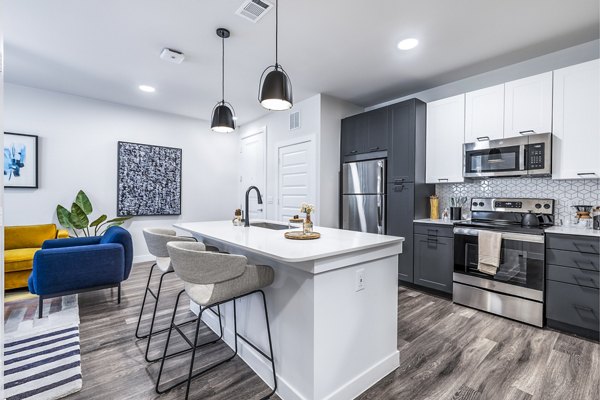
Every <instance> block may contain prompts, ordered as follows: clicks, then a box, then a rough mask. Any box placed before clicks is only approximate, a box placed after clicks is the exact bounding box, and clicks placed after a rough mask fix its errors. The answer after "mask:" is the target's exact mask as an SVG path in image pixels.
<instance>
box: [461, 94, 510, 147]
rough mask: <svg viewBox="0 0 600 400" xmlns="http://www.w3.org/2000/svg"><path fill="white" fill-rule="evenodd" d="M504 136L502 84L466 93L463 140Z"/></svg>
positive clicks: (491, 138) (490, 138) (469, 140)
mask: <svg viewBox="0 0 600 400" xmlns="http://www.w3.org/2000/svg"><path fill="white" fill-rule="evenodd" d="M502 137H504V84H502V85H496V86H492V87H489V88H485V89H481V90H476V91H474V92H469V93H467V94H466V114H465V142H467V143H471V142H477V141H482V140H493V139H502Z"/></svg>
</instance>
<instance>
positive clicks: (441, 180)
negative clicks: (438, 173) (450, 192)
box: [438, 178, 448, 182]
mask: <svg viewBox="0 0 600 400" xmlns="http://www.w3.org/2000/svg"><path fill="white" fill-rule="evenodd" d="M438 181H439V182H448V178H438Z"/></svg>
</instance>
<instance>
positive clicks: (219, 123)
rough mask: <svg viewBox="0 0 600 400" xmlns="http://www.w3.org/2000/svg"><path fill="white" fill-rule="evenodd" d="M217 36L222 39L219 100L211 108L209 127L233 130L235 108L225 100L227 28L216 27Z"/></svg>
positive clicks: (224, 130)
mask: <svg viewBox="0 0 600 400" xmlns="http://www.w3.org/2000/svg"><path fill="white" fill-rule="evenodd" d="M217 36H219V37H220V38H221V39H222V40H223V53H222V54H223V55H222V60H221V61H222V63H221V95H222V97H221V101H219V102H218V103H217V104H216V105H215V106H214V107H213V110H212V118H211V124H210V129H212V130H213V131H215V132H220V133H230V132H233V131H235V110H234V109H233V106H232V105H231V104H229V103H228V102H226V101H225V39H226V38H228V37H229V36H230V33H229V31H228V30H227V29H224V28H219V29H217Z"/></svg>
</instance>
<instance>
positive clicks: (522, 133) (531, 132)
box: [519, 129, 535, 135]
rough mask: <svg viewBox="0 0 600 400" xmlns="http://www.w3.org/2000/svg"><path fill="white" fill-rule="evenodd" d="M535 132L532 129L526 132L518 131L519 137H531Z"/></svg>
mask: <svg viewBox="0 0 600 400" xmlns="http://www.w3.org/2000/svg"><path fill="white" fill-rule="evenodd" d="M533 134H535V131H534V130H533V129H528V130H526V131H519V135H533Z"/></svg>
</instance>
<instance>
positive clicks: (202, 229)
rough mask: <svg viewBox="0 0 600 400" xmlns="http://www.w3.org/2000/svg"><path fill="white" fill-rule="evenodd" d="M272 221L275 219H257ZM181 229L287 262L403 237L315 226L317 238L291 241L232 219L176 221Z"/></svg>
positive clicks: (343, 252) (380, 245)
mask: <svg viewBox="0 0 600 400" xmlns="http://www.w3.org/2000/svg"><path fill="white" fill-rule="evenodd" d="M254 222H273V223H278V224H282V223H281V222H276V221H263V220H261V221H254ZM174 226H175V227H176V228H178V229H181V230H184V231H187V232H190V233H192V234H197V235H199V236H201V237H205V238H210V239H213V240H216V241H220V242H225V243H228V244H231V245H233V246H238V247H243V248H246V249H248V250H250V251H253V252H255V253H258V254H262V255H264V256H266V257H269V258H273V259H275V260H279V261H282V262H285V263H300V262H306V261H315V260H320V259H324V258H328V257H334V256H339V255H346V254H350V253H354V252H359V251H364V250H369V249H373V250H375V249H377V248H384V247H390V246H394V245H400V244H402V242H403V241H404V238H403V237H397V236H387V235H377V234H373V233H364V232H354V231H347V230H342V229H333V228H324V227H314V230H315V232H319V233H320V234H321V238H320V239H315V240H290V239H286V238H285V237H284V236H283V234H284V232H286V231H285V230H271V229H266V228H259V227H255V226H250V227H243V226H234V225H233V223H232V222H231V221H210V222H184V223H178V224H174Z"/></svg>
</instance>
